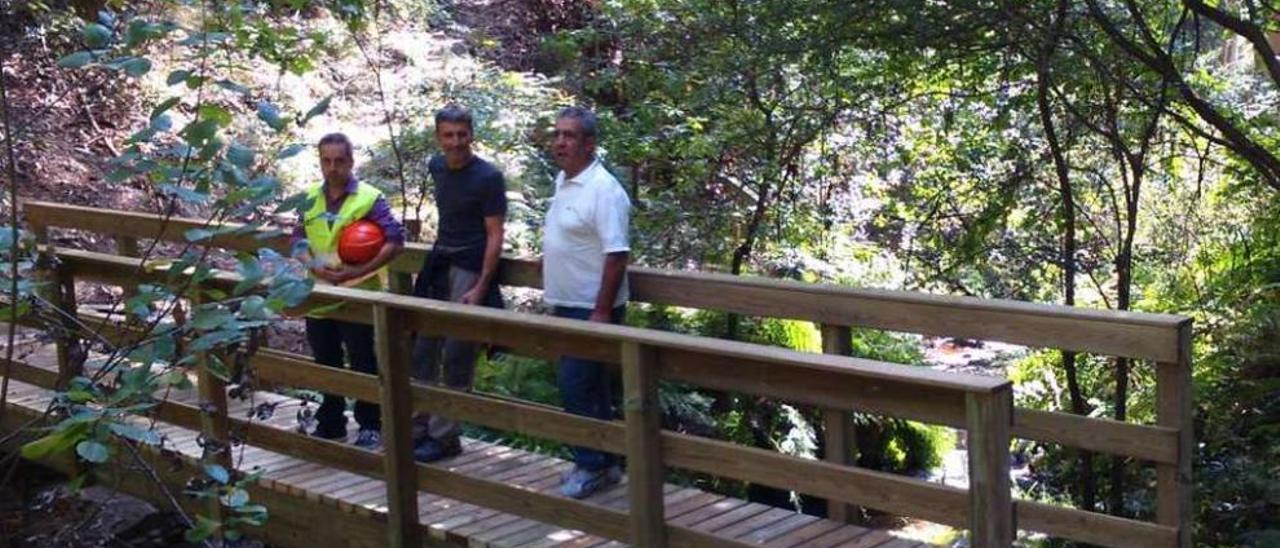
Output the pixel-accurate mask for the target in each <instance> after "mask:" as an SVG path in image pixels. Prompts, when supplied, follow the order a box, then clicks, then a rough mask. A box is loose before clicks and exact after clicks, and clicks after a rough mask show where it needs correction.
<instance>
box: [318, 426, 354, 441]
mask: <svg viewBox="0 0 1280 548" xmlns="http://www.w3.org/2000/svg"><path fill="white" fill-rule="evenodd" d="M311 437H313V438H320V439H323V440H338V441H341V440H345V439H347V427H346V426H339V427H337V428H325V427H323V426H317V427H316V429H315V430H312V431H311Z"/></svg>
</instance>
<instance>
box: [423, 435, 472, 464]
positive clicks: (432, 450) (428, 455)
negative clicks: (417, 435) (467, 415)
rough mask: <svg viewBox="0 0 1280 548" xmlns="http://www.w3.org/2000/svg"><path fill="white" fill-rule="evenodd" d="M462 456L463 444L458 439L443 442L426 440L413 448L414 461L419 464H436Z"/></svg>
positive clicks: (433, 439)
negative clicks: (436, 462) (439, 461)
mask: <svg viewBox="0 0 1280 548" xmlns="http://www.w3.org/2000/svg"><path fill="white" fill-rule="evenodd" d="M460 454H462V442H461V441H459V440H458V438H453V439H452V440H447V441H441V440H438V439H435V438H426V439H424V440H422V441H421V442H419V443H418V446H417V447H414V448H413V460H416V461H418V462H435V461H438V460H441V459H447V458H449V457H456V456H458V455H460Z"/></svg>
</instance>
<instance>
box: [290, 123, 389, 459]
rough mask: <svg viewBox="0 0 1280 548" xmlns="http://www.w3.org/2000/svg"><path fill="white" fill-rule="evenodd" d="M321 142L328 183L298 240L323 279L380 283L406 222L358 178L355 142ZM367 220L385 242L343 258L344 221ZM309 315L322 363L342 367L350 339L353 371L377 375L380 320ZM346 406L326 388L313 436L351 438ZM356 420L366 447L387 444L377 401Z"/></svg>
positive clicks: (337, 138)
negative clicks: (359, 257) (355, 258)
mask: <svg viewBox="0 0 1280 548" xmlns="http://www.w3.org/2000/svg"><path fill="white" fill-rule="evenodd" d="M318 149H319V154H320V171H321V172H322V173H323V174H324V182H323V183H320V184H318V185H316V186H315V187H313V188H312V189H311V190H310V191H309V193H310V196H311V198H312V203H311V208H310V209H309V210H308V211H307V213H306V216H305V217H304V218H303V219H302V222H301V223H300V224H299V226H298V227H297V228H296V229H295V230H294V239H295V244H296V245H301V243H302V242H303V241H305V243H306V252H305V253H304V259H305V260H306V261H307V262H308V265H309V266H310V268H311V273H312V275H314V276H315V277H316V279H317V280H318V282H319V283H327V284H333V285H344V286H350V287H357V288H360V289H370V290H374V291H377V290H381V289H382V288H383V284H384V283H385V278H386V276H385V270H386V268H385V267H386V265H387V263H388V262H390V261H391V259H392V258H394V257H395V256H396V254H397V253H399V252H400V250H401V249H403V248H404V240H405V235H404V227H403V226H402V225H401V224H400V221H397V220H396V218H395V216H393V215H392V214H391V207H390V206H389V205H388V204H387V200H386V199H385V198H384V197H383V196H382V192H381V191H379V190H378V189H376V188H374V187H372V186H370V185H367V184H363V183H360V182H358V181H357V180H356V179H355V177H354V175H353V174H352V167H353V165H354V159H353V155H352V146H351V141H350V140H349V139H347V136H346V135H343V134H341V133H330V134H328V135H325V136H324V137H323V138H321V139H320V143H319V145H318ZM360 219H366V220H369V221H372V222H374V223H375V224H377V225H378V226H379V227H380V228H382V232H383V234H384V235H385V237H386V243H384V244H383V245H382V249H380V250H379V251H378V254H377V256H375V257H374V258H373V259H372V260H370V261H369V262H366V263H364V264H358V265H350V264H343V263H342V261H341V260H339V259H338V238H339V236H340V235H341V234H342V230H343V229H344V228H346V227H347V226H348V225H350V224H351V223H353V222H356V221H358V220H360ZM306 322H307V342H309V343H310V344H311V352H312V355H313V356H314V357H315V360H316V362H317V363H320V364H322V365H327V366H330V367H339V368H340V367H343V347H344V346H345V347H346V355H347V356H348V357H349V358H350V360H351V369H352V370H354V371H358V372H360V373H369V374H373V375H376V374H378V362H377V358H376V356H375V354H374V349H373V326H370V325H365V324H359V323H353V322H347V321H342V320H337V319H332V318H320V317H310V316H308V317H307V319H306ZM345 408H346V402H345V400H344V399H343V397H342V396H339V395H337V394H325V395H324V400H323V401H322V402H321V404H320V409H319V410H318V411H316V423H317V424H316V428H315V430H314V431H313V432H312V435H313V436H316V437H320V438H325V439H335V440H340V439H346V437H347V417H346V415H345V414H344V411H345ZM355 419H356V423H357V424H358V425H359V427H360V430H359V433H358V434H357V436H356V439H355V442H354V443H355V445H356V446H358V447H362V448H365V449H376V448H378V447H379V446H380V445H381V443H382V434H381V430H382V424H381V423H382V417H381V414H380V410H379V408H378V404H377V403H372V402H364V401H359V402H356V406H355Z"/></svg>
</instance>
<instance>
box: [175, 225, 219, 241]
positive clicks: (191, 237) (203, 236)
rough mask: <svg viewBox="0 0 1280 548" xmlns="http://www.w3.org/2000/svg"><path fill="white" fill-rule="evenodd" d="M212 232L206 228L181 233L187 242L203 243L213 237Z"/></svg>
mask: <svg viewBox="0 0 1280 548" xmlns="http://www.w3.org/2000/svg"><path fill="white" fill-rule="evenodd" d="M213 234H214V232H213V231H212V230H209V229H207V228H192V229H190V230H187V231H186V232H183V233H182V237H184V238H186V239H187V241H188V242H203V241H205V240H208V239H209V238H212V237H213Z"/></svg>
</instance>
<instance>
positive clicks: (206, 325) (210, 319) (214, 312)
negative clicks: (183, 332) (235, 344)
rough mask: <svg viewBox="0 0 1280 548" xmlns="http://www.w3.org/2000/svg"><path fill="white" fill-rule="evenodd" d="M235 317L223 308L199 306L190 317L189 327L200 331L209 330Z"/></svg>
mask: <svg viewBox="0 0 1280 548" xmlns="http://www.w3.org/2000/svg"><path fill="white" fill-rule="evenodd" d="M234 319H235V315H233V314H232V313H231V311H230V310H227V309H225V308H221V307H219V308H201V309H199V310H196V314H195V317H193V318H192V319H191V327H194V328H196V329H199V330H201V331H211V330H214V329H217V328H219V327H222V326H224V325H226V324H227V323H228V322H231V321H232V320H234Z"/></svg>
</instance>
